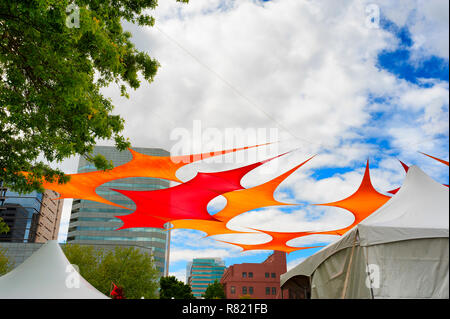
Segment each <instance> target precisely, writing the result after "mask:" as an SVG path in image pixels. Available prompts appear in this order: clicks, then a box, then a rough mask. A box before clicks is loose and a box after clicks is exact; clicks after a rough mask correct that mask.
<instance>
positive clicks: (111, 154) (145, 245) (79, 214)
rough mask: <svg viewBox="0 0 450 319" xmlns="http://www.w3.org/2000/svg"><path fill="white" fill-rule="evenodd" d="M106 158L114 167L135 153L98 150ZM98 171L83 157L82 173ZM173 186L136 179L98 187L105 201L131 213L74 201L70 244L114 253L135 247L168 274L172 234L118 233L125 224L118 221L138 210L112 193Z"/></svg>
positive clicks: (152, 152)
mask: <svg viewBox="0 0 450 319" xmlns="http://www.w3.org/2000/svg"><path fill="white" fill-rule="evenodd" d="M132 148H133V150H135V151H136V152H139V153H142V154H146V155H153V156H169V155H170V153H169V152H167V151H165V150H163V149H157V148H139V147H132ZM97 154H102V155H103V156H105V158H106V159H107V160H110V161H112V163H113V165H114V167H116V166H119V165H122V164H125V163H127V162H129V161H131V159H132V155H131V153H130V152H129V151H128V150H126V151H119V150H117V149H116V148H115V147H111V146H96V147H95V149H94V152H93V153H92V155H93V156H95V155H97ZM95 170H97V169H96V168H95V166H94V165H93V164H92V163H90V162H88V161H87V160H86V159H84V158H83V157H81V158H80V161H79V163H78V173H85V172H91V171H95ZM169 186H170V182H169V181H167V180H164V179H158V178H145V177H133V178H123V179H119V180H113V181H110V182H107V183H105V184H103V185H100V186H99V187H97V189H96V192H97V194H98V195H100V196H102V197H103V198H105V199H107V200H109V201H111V202H114V203H116V204H119V205H121V206H124V207H127V208H130V209H131V210H127V209H123V208H119V207H115V206H111V205H107V204H102V203H98V202H93V201H89V200H83V199H81V200H80V199H74V200H73V204H72V211H71V216H70V223H69V231H68V235H67V243H74V244H86V245H94V246H97V247H101V248H105V249H113V248H115V247H116V246H127V247H130V246H133V247H136V248H138V249H140V250H141V251H143V252H147V253H151V254H152V255H153V258H154V261H155V265H156V267H157V268H158V270H159V271H160V273H161V275H163V274H164V272H165V267H167V266H168V265H167V263H166V258H167V256H166V251H167V249H168V247H167V245H168V240H167V239H168V231H166V230H163V229H159V228H131V229H122V230H116V229H118V228H120V227H121V226H122V225H123V222H122V221H121V220H120V219H118V218H116V217H114V216H120V215H128V214H131V213H132V212H133V211H134V210H135V208H136V206H135V204H134V202H133V201H132V200H131V199H129V198H128V197H126V196H124V195H122V194H120V193H118V192H116V191H113V190H111V188H114V189H123V190H136V191H144V190H146V191H149V190H158V189H164V188H167V187H169Z"/></svg>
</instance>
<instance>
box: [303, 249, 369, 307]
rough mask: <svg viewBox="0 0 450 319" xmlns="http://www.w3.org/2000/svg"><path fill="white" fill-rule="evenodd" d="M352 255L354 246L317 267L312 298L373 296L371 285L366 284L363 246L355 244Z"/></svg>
mask: <svg viewBox="0 0 450 319" xmlns="http://www.w3.org/2000/svg"><path fill="white" fill-rule="evenodd" d="M351 256H352V247H349V248H345V249H343V250H341V251H339V252H337V253H336V254H334V255H333V257H332V258H328V259H327V260H325V261H324V262H323V263H322V264H320V266H319V267H317V269H316V271H315V272H314V274H313V276H312V281H311V298H312V299H340V298H345V299H370V298H372V295H371V291H370V289H369V287H370V286H368V285H366V280H367V272H366V262H365V255H364V252H363V247H361V246H355V249H354V250H353V257H351ZM350 260H351V265H350V267H349V264H350ZM347 274H348V278H347ZM346 279H347V282H346ZM345 287H346V288H345ZM344 289H345V292H344ZM344 293H345V295H344Z"/></svg>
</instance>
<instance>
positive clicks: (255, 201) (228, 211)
mask: <svg viewBox="0 0 450 319" xmlns="http://www.w3.org/2000/svg"><path fill="white" fill-rule="evenodd" d="M313 157H314V156H313ZM313 157H310V158H309V159H307V160H306V161H304V162H303V163H301V164H299V165H297V166H295V167H294V168H292V169H291V170H289V171H287V172H286V173H284V174H282V175H280V176H278V177H276V178H274V179H272V180H270V181H268V182H266V183H264V184H261V185H258V186H255V187H251V188H247V189H242V190H237V191H233V192H228V193H225V194H223V195H222V196H224V197H225V198H226V200H227V204H226V206H225V208H224V209H222V210H221V211H220V212H218V213H217V214H215V215H214V217H215V218H216V219H218V220H221V221H223V222H227V221H229V220H230V219H232V218H233V217H236V216H238V215H240V214H242V213H245V212H248V211H250V210H253V209H257V208H262V207H268V206H281V205H295V204H286V203H282V202H279V201H277V200H275V198H274V197H273V195H274V192H275V190H276V189H277V187H278V186H279V185H280V184H281V183H282V182H283V181H284V180H285V179H286V178H287V177H288V176H290V175H291V174H292V173H293V172H295V171H296V170H297V169H298V168H299V167H300V166H302V165H304V164H305V163H306V162H308V161H309V160H311V159H312V158H313Z"/></svg>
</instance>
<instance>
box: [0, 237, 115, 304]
mask: <svg viewBox="0 0 450 319" xmlns="http://www.w3.org/2000/svg"><path fill="white" fill-rule="evenodd" d="M77 283H79V284H77ZM107 298H108V297H107V296H105V295H104V294H102V293H101V292H99V291H98V290H97V289H95V288H94V287H93V286H92V285H91V284H89V283H88V282H87V281H86V280H85V279H84V278H83V277H81V276H80V275H79V274H78V273H77V272H76V271H74V269H73V267H72V266H71V264H70V262H69V261H68V260H67V258H66V256H65V255H64V253H63V251H62V249H61V247H59V245H58V242H57V241H56V240H51V241H48V242H47V243H45V244H44V245H42V247H41V248H39V250H37V251H36V252H34V253H33V254H32V255H31V256H30V257H29V258H28V259H26V260H25V261H24V262H23V263H22V264H20V265H19V266H17V267H16V268H15V269H14V270H12V271H11V272H9V273H7V274H6V275H4V276H2V277H0V299H107Z"/></svg>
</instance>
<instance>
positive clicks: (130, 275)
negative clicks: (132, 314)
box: [63, 244, 158, 299]
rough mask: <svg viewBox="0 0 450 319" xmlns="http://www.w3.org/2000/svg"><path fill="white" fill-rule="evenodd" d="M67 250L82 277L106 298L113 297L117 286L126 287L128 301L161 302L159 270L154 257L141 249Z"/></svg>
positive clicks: (70, 246)
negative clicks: (147, 300)
mask: <svg viewBox="0 0 450 319" xmlns="http://www.w3.org/2000/svg"><path fill="white" fill-rule="evenodd" d="M63 250H64V253H65V254H66V256H67V259H68V260H69V261H70V263H72V264H75V265H77V266H78V268H79V271H80V274H81V276H82V277H83V278H84V279H86V280H87V281H88V282H89V283H90V284H91V285H93V286H94V287H95V288H97V289H98V290H99V291H100V292H102V293H104V294H105V295H107V296H109V294H110V292H111V287H112V283H114V284H116V285H118V286H121V287H123V290H124V295H125V297H126V298H128V299H140V298H141V297H144V298H145V299H154V298H157V290H158V270H157V269H156V268H155V266H154V263H153V260H152V257H151V256H150V255H148V254H146V253H142V252H140V251H139V250H138V249H137V248H133V247H130V248H123V247H116V248H115V249H114V250H103V249H98V248H94V247H93V246H81V245H73V244H66V245H64V247H63Z"/></svg>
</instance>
